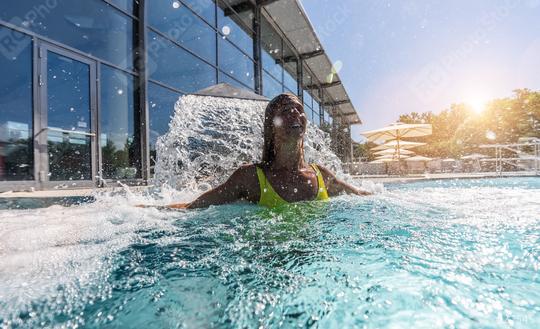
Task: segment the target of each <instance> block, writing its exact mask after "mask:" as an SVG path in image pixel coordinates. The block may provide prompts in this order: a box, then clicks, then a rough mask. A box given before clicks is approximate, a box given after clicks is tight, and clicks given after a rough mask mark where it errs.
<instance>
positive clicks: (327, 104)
mask: <svg viewBox="0 0 540 329" xmlns="http://www.w3.org/2000/svg"><path fill="white" fill-rule="evenodd" d="M350 102H351V101H350V100H348V99H345V100H342V101H331V102H325V103H323V104H322V105H323V106H337V105H343V104H349V103H350Z"/></svg>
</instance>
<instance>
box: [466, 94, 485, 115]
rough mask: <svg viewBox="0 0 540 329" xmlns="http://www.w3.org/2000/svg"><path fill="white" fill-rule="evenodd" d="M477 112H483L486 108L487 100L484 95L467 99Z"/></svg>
mask: <svg viewBox="0 0 540 329" xmlns="http://www.w3.org/2000/svg"><path fill="white" fill-rule="evenodd" d="M466 103H467V104H468V105H469V106H470V107H471V109H472V110H473V111H474V112H475V113H482V112H483V111H484V110H485V109H486V104H487V100H486V99H485V98H482V97H473V98H470V99H469V100H467V101H466Z"/></svg>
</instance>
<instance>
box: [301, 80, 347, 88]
mask: <svg viewBox="0 0 540 329" xmlns="http://www.w3.org/2000/svg"><path fill="white" fill-rule="evenodd" d="M339 85H341V81H334V82H330V83H321V84H312V85H308V86H305V87H304V88H305V89H319V88H330V87H335V86H339Z"/></svg>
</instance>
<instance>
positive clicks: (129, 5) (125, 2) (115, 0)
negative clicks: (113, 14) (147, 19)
mask: <svg viewBox="0 0 540 329" xmlns="http://www.w3.org/2000/svg"><path fill="white" fill-rule="evenodd" d="M107 1H109V2H110V3H112V4H114V5H116V6H117V7H118V8H120V9H122V10H124V11H125V12H127V13H129V14H132V15H136V14H137V13H136V12H135V10H136V6H137V5H138V3H139V2H138V1H137V0H107Z"/></svg>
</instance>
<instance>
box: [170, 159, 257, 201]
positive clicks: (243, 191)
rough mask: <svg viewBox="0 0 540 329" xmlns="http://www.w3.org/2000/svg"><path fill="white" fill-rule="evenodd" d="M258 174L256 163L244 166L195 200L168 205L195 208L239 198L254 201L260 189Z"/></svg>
mask: <svg viewBox="0 0 540 329" xmlns="http://www.w3.org/2000/svg"><path fill="white" fill-rule="evenodd" d="M256 176H257V174H256V171H255V166H254V165H246V166H242V167H240V168H238V169H237V170H236V171H235V172H234V173H233V174H232V175H231V177H229V179H227V181H226V182H225V183H223V184H221V185H219V186H218V187H216V188H214V189H211V190H210V191H207V192H205V193H203V194H202V195H201V196H199V197H198V198H197V199H195V200H194V201H192V202H189V203H175V204H170V205H168V206H166V207H167V208H171V209H193V208H204V207H208V206H211V205H220V204H226V203H232V202H235V201H239V200H248V201H251V202H254V201H256V200H257V196H256V194H257V192H258V190H259V189H258V186H259V185H258V183H257V181H256ZM254 179H255V180H254ZM254 183H257V184H255V185H256V186H254Z"/></svg>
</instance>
